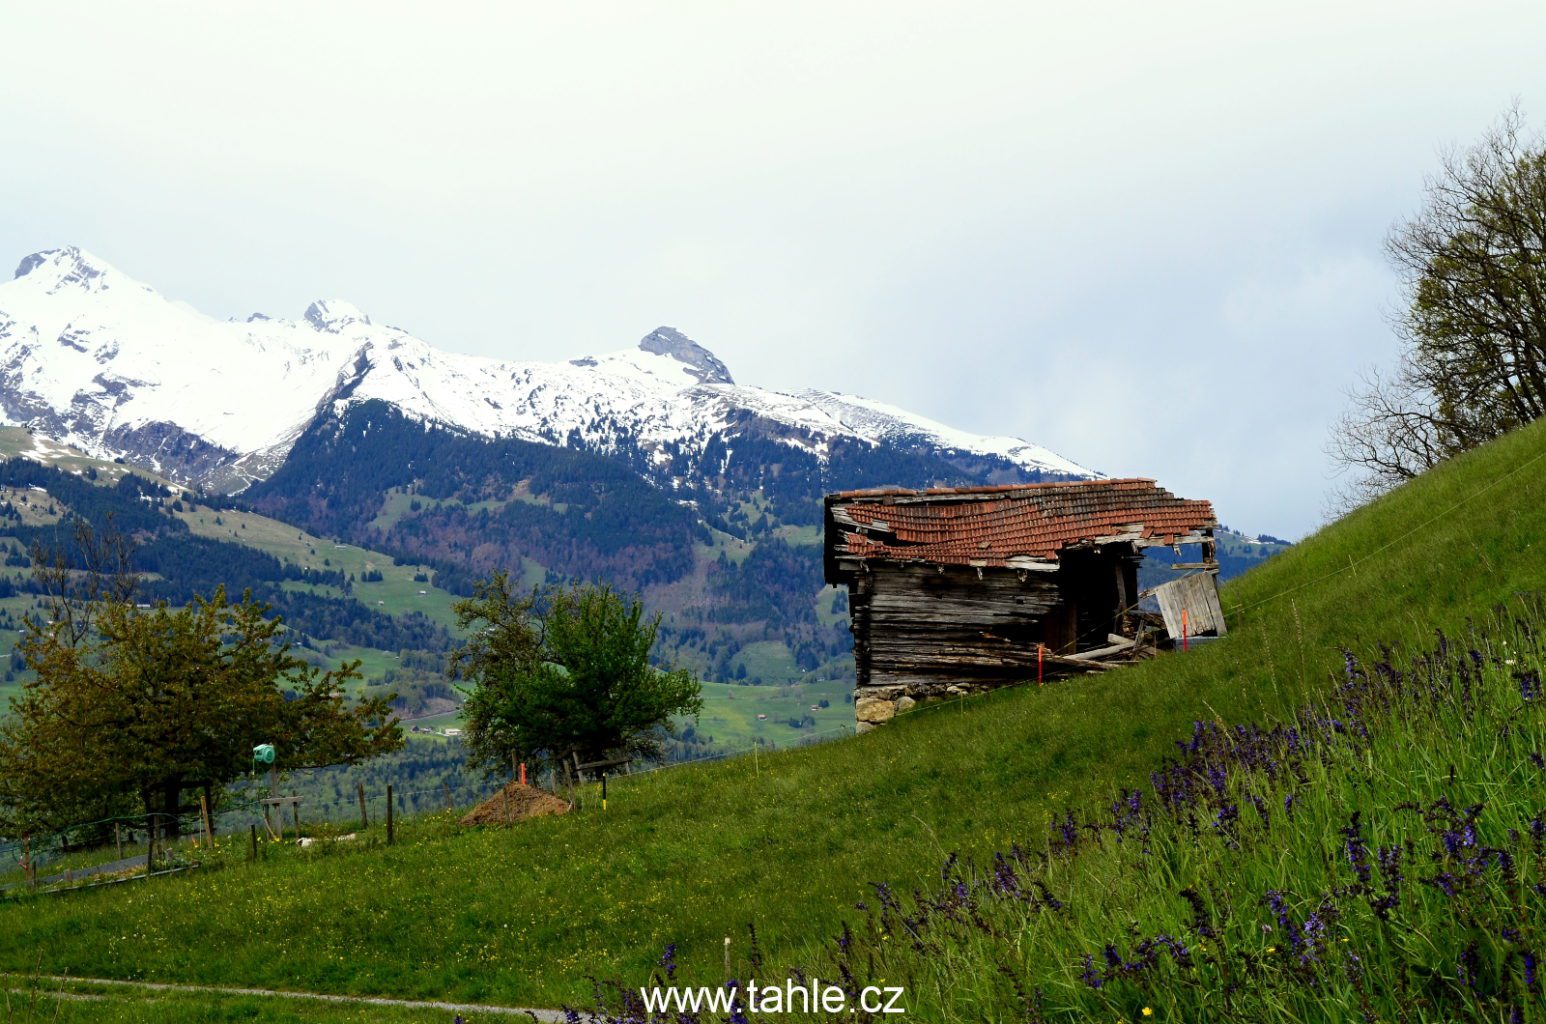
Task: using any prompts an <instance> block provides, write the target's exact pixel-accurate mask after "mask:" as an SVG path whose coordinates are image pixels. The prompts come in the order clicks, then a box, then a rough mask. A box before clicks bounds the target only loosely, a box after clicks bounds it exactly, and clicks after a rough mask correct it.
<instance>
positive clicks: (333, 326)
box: [306, 299, 370, 334]
mask: <svg viewBox="0 0 1546 1024" xmlns="http://www.w3.org/2000/svg"><path fill="white" fill-rule="evenodd" d="M306 320H307V322H308V323H310V324H311V326H313V327H315V328H316V329H317V330H319V331H330V332H332V333H334V334H336V333H338V332H339V331H341V330H343V329H344V328H345V327H347V326H349V325H350V324H355V323H358V324H368V323H370V317H368V316H366V315H365V314H364V313H363V312H361V311H360V309H359V307H358V306H355V305H354V304H353V303H349V302H344V301H343V300H342V299H318V300H317V301H316V302H313V303H312V304H311V305H309V306H307V307H306Z"/></svg>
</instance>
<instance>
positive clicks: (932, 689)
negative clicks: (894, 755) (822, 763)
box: [854, 683, 996, 732]
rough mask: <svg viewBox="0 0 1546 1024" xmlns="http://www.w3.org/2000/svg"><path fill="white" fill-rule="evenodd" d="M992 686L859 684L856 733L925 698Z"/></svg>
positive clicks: (936, 698) (947, 696)
mask: <svg viewBox="0 0 1546 1024" xmlns="http://www.w3.org/2000/svg"><path fill="white" fill-rule="evenodd" d="M992 689H996V687H994V686H992V685H990V684H986V683H952V684H950V685H948V686H941V685H939V684H937V683H907V684H898V685H891V686H860V687H856V688H855V689H854V726H855V730H854V731H856V732H869V731H870V730H871V729H874V728H875V727H876V726H879V725H884V724H885V723H886V722H889V721H891V719H893V718H895V717H896V716H897V715H901V714H906V713H907V712H909V711H911V710H912V709H913V708H914V707H916V706H917V705H919V704H921V703H924V702H927V701H939V700H950V699H953V698H956V697H964V696H966V695H968V694H973V693H985V692H987V691H988V690H992Z"/></svg>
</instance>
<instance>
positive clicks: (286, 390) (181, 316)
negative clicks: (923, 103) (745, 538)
mask: <svg viewBox="0 0 1546 1024" xmlns="http://www.w3.org/2000/svg"><path fill="white" fill-rule="evenodd" d="M370 400H381V401H384V402H386V403H388V404H390V405H391V406H394V407H395V408H396V409H398V410H399V411H401V412H402V413H403V414H404V415H406V416H408V417H410V418H413V419H417V420H421V421H427V422H433V423H437V424H441V425H444V426H449V427H453V428H456V429H458V430H461V431H465V432H467V433H468V434H474V435H482V436H486V437H491V438H493V437H500V438H515V439H519V440H526V441H536V442H541V443H545V444H551V445H565V446H570V447H578V448H585V449H588V450H591V451H595V452H598V453H602V454H613V453H618V452H629V453H634V454H636V455H642V456H643V459H644V460H645V462H646V464H652V465H656V466H659V467H662V471H664V467H666V466H668V465H674V466H676V467H678V471H679V469H680V466H681V465H682V458H681V457H682V455H683V454H684V453H685V454H686V455H688V456H691V455H692V454H693V453H701V452H702V451H704V450H705V447H706V446H707V445H708V443H709V441H710V439H711V438H714V437H716V436H717V437H719V438H720V439H724V438H727V437H734V436H735V435H736V434H737V433H738V432H741V431H745V430H748V429H757V430H759V431H760V432H761V433H762V434H763V435H764V436H768V437H773V438H776V439H777V440H778V441H780V442H782V443H785V444H789V445H792V446H796V447H800V448H803V449H805V450H807V451H809V452H811V453H812V454H814V455H816V456H817V457H821V456H822V455H823V453H824V452H825V450H826V448H827V446H828V445H830V444H831V443H832V442H833V441H834V440H835V439H839V438H842V439H857V440H859V441H862V442H864V443H867V444H870V445H876V446H888V447H896V448H902V449H907V450H923V451H928V452H930V453H931V454H937V455H943V456H945V457H960V458H967V459H974V460H978V461H982V460H986V461H988V462H990V463H993V464H1000V465H1001V466H1002V468H1003V470H1004V471H1006V472H1012V473H1013V472H1018V473H1029V474H1057V475H1070V476H1091V475H1095V474H1093V473H1092V472H1091V471H1090V470H1088V469H1086V468H1084V467H1082V466H1080V465H1078V464H1076V463H1074V462H1071V461H1069V460H1067V459H1064V458H1062V457H1061V456H1058V455H1056V454H1054V453H1053V452H1050V451H1048V450H1047V449H1045V448H1042V447H1040V446H1039V445H1034V444H1031V443H1029V442H1026V441H1023V440H1020V439H1017V438H1007V437H981V436H977V435H973V434H967V433H963V432H960V431H956V430H952V429H951V428H949V427H947V426H945V425H943V424H940V423H936V422H934V421H931V420H928V419H925V418H923V417H920V416H915V415H912V414H910V413H908V412H906V411H904V410H901V409H898V408H895V407H893V406H889V405H886V404H884V403H881V402H877V401H872V400H870V399H866V398H860V397H857V396H853V395H843V394H836V393H833V392H828V391H820V390H807V391H801V392H799V393H798V394H786V393H783V392H778V391H772V390H768V389H765V388H758V387H753V386H748V385H745V384H737V383H736V382H735V381H734V380H733V378H732V377H731V374H730V371H729V369H728V368H727V367H726V366H725V364H724V363H722V362H721V361H720V360H719V359H717V358H716V357H715V356H714V355H713V353H711V352H709V351H708V350H707V349H705V348H703V347H702V346H701V345H698V344H697V343H696V342H694V341H692V340H691V339H689V338H687V337H686V336H685V335H683V334H681V333H680V332H678V331H676V330H674V329H672V328H669V327H662V328H659V329H657V330H655V331H653V332H651V333H650V334H649V335H647V336H646V337H645V338H644V339H643V340H642V341H641V342H640V343H639V344H638V346H637V347H635V348H633V349H629V350H626V351H622V352H615V353H612V354H610V355H603V356H594V357H586V358H581V359H575V360H572V361H570V362H567V363H542V362H529V363H521V362H504V361H499V360H493V359H483V358H477V357H473V356H465V355H456V354H452V353H448V352H445V351H442V350H440V349H437V348H435V347H433V346H431V345H429V344H428V343H426V342H424V341H422V340H420V339H419V338H416V337H414V336H413V335H411V334H409V333H408V332H406V331H403V330H401V329H399V328H395V327H389V326H386V325H382V324H377V323H374V322H373V321H372V320H371V319H370V317H368V316H367V315H365V314H364V313H363V312H361V311H360V310H358V309H356V308H355V307H354V306H351V305H349V304H348V303H346V302H339V301H333V300H328V301H318V302H314V303H312V304H311V305H310V306H309V307H308V308H307V309H306V311H305V313H304V315H303V316H302V317H301V318H299V319H294V320H290V319H282V318H275V317H268V316H264V315H262V314H254V315H253V316H251V317H248V318H247V319H246V320H243V321H235V320H232V321H224V320H218V319H215V318H212V317H209V316H206V315H204V314H202V313H200V312H198V311H196V310H194V309H192V308H190V307H188V306H187V305H185V304H183V303H179V302H174V301H170V300H168V299H166V298H165V297H163V296H161V295H160V294H159V293H157V292H156V291H155V290H154V289H153V288H151V287H149V286H148V285H145V284H142V283H140V282H138V281H135V280H133V279H132V278H130V277H128V276H127V275H125V274H123V273H121V272H119V271H117V270H115V269H114V268H112V267H110V266H108V265H107V264H106V263H104V262H103V261H102V260H100V259H97V258H96V257H93V256H91V255H90V254H88V253H85V252H83V251H81V250H80V249H76V248H66V249H56V250H51V251H47V252H39V253H35V254H33V255H31V256H28V257H26V258H25V259H23V260H22V261H21V264H20V266H18V267H17V270H16V275H15V277H14V279H13V280H11V281H8V282H5V283H4V284H0V414H3V416H4V418H5V420H6V421H7V422H8V423H10V424H20V425H25V426H28V427H30V428H31V429H32V430H33V431H34V432H35V433H37V434H39V435H41V436H44V437H47V438H49V439H51V440H54V441H59V442H63V443H67V444H71V445H74V446H76V447H79V448H83V449H85V450H87V451H90V452H92V453H95V454H99V455H103V456H107V457H118V456H122V457H124V458H125V459H127V460H128V461H131V462H136V463H139V464H143V465H146V466H149V467H151V468H154V469H156V470H158V471H160V472H162V473H164V474H167V475H169V476H172V477H174V478H177V479H182V480H187V481H195V482H199V483H203V484H206V485H209V486H212V487H218V488H223V489H238V488H240V487H242V486H244V485H245V484H246V483H248V482H250V481H252V480H256V479H263V478H265V477H266V476H268V475H269V474H270V473H272V472H273V471H274V470H275V469H276V468H277V467H278V466H279V465H280V464H281V463H282V462H283V460H284V457H285V455H286V453H287V452H288V451H289V449H290V446H291V445H292V444H294V442H295V440H296V439H297V438H298V437H299V436H300V435H301V434H302V433H303V432H304V431H305V430H306V429H307V427H308V426H309V425H310V424H312V423H313V422H314V421H316V420H317V418H318V417H319V416H326V415H339V414H341V413H342V412H343V411H344V410H345V409H346V408H348V407H349V406H350V405H351V404H355V403H362V402H367V401H370ZM636 461H637V460H636ZM689 461H690V460H689Z"/></svg>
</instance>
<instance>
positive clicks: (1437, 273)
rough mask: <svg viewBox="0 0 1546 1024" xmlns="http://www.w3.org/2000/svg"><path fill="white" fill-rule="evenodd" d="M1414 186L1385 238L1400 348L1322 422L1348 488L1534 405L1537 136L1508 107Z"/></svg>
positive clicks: (1541, 393)
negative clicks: (1414, 202) (1406, 208)
mask: <svg viewBox="0 0 1546 1024" xmlns="http://www.w3.org/2000/svg"><path fill="white" fill-rule="evenodd" d="M1425 195H1426V201H1425V203H1424V206H1423V208H1422V210H1421V211H1420V212H1419V213H1418V214H1417V215H1416V216H1414V217H1412V218H1411V219H1410V220H1407V221H1405V222H1403V223H1400V224H1398V225H1397V226H1396V227H1395V229H1394V230H1393V231H1392V232H1391V235H1390V237H1389V239H1388V240H1387V243H1386V250H1387V254H1388V255H1389V258H1390V261H1391V263H1392V264H1393V265H1394V266H1395V268H1396V270H1397V272H1398V273H1399V274H1400V276H1401V280H1402V283H1403V286H1404V289H1405V292H1406V304H1405V308H1404V309H1403V310H1402V312H1401V314H1400V315H1399V318H1398V320H1397V323H1396V327H1397V330H1398V332H1399V333H1400V335H1401V337H1402V339H1403V340H1404V342H1405V343H1406V347H1405V351H1404V353H1403V355H1402V358H1401V361H1400V363H1399V364H1398V365H1397V367H1396V368H1395V369H1394V370H1393V371H1389V372H1385V373H1378V372H1373V373H1371V374H1370V375H1369V376H1368V377H1367V378H1366V379H1365V381H1364V383H1363V386H1362V387H1360V388H1359V389H1357V390H1355V391H1354V393H1353V394H1352V400H1353V402H1352V407H1351V409H1350V410H1349V411H1348V413H1347V414H1346V415H1344V416H1343V417H1342V419H1341V420H1340V421H1339V422H1338V423H1337V425H1336V428H1335V430H1334V432H1333V435H1332V440H1331V444H1330V453H1331V455H1332V456H1333V458H1335V459H1336V460H1337V461H1338V462H1340V463H1341V464H1342V465H1343V466H1345V467H1349V468H1352V469H1353V470H1355V472H1356V478H1355V485H1354V488H1353V490H1352V492H1351V493H1350V495H1349V497H1350V498H1351V499H1353V500H1354V501H1356V500H1357V499H1361V498H1366V497H1370V496H1373V495H1375V494H1378V493H1380V492H1381V491H1383V490H1386V489H1388V488H1390V487H1392V486H1394V485H1396V484H1399V483H1401V482H1402V481H1403V480H1407V479H1410V478H1412V477H1414V476H1416V475H1417V474H1418V473H1421V472H1423V471H1424V470H1426V469H1429V468H1431V467H1432V466H1434V465H1436V464H1437V463H1438V462H1440V461H1442V460H1443V459H1446V458H1448V457H1449V456H1451V455H1454V454H1457V453H1459V452H1462V451H1465V450H1467V449H1469V448H1473V447H1475V446H1477V445H1479V444H1481V443H1483V442H1485V441H1489V440H1491V439H1493V438H1495V437H1498V436H1499V435H1501V434H1503V433H1504V432H1506V431H1508V430H1511V429H1513V428H1514V427H1517V426H1520V425H1522V424H1524V423H1528V422H1530V421H1532V420H1535V419H1538V418H1539V417H1540V416H1541V415H1542V414H1543V413H1546V146H1543V144H1542V143H1541V142H1540V141H1539V140H1529V139H1526V138H1525V137H1524V135H1523V125H1522V119H1521V117H1520V115H1519V113H1518V111H1517V110H1515V111H1511V112H1510V113H1509V114H1508V115H1507V116H1505V117H1504V119H1503V120H1502V121H1501V122H1500V123H1499V124H1498V125H1497V126H1496V127H1495V128H1493V129H1492V130H1491V131H1489V132H1488V133H1487V134H1486V135H1485V136H1484V137H1483V138H1482V140H1481V141H1480V142H1479V143H1477V144H1476V145H1475V146H1473V147H1472V148H1470V149H1468V150H1465V151H1462V152H1457V153H1452V154H1449V155H1448V156H1446V157H1445V159H1444V161H1443V165H1442V169H1441V171H1440V173H1439V174H1438V175H1437V176H1435V177H1433V178H1431V179H1429V181H1428V182H1427V187H1426V189H1425Z"/></svg>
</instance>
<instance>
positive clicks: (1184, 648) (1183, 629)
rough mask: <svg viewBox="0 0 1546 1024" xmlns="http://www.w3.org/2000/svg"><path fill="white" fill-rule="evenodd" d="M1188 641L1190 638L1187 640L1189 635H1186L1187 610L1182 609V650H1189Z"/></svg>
mask: <svg viewBox="0 0 1546 1024" xmlns="http://www.w3.org/2000/svg"><path fill="white" fill-rule="evenodd" d="M1187 639H1188V638H1187V635H1186V609H1185V608H1182V609H1181V649H1182V650H1183V651H1185V650H1188V649H1189V645H1188V644H1187Z"/></svg>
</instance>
